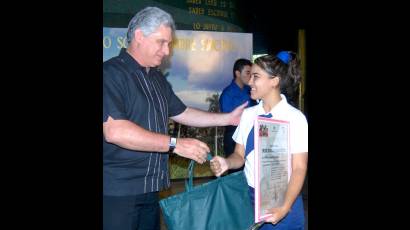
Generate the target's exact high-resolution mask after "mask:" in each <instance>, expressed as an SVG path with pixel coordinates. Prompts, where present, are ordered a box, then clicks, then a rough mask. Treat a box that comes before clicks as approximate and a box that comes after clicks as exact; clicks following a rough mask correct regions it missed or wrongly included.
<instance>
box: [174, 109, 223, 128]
mask: <svg viewBox="0 0 410 230" xmlns="http://www.w3.org/2000/svg"><path fill="white" fill-rule="evenodd" d="M171 119H172V120H174V121H176V122H178V123H181V124H183V125H187V126H194V127H210V126H226V125H230V124H229V115H228V113H211V112H206V111H202V110H198V109H194V108H187V109H186V110H185V111H184V112H183V113H181V114H179V115H177V116H174V117H171Z"/></svg>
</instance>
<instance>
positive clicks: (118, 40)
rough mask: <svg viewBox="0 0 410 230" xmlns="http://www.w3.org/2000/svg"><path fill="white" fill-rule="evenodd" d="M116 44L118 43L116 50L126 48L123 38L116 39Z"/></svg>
mask: <svg viewBox="0 0 410 230" xmlns="http://www.w3.org/2000/svg"><path fill="white" fill-rule="evenodd" d="M117 43H118V45H117V48H118V49H121V48H127V46H126V44H127V43H126V39H125V38H124V37H121V36H120V37H117Z"/></svg>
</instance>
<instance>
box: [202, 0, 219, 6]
mask: <svg viewBox="0 0 410 230" xmlns="http://www.w3.org/2000/svg"><path fill="white" fill-rule="evenodd" d="M205 5H207V6H217V5H218V3H217V1H216V0H205Z"/></svg>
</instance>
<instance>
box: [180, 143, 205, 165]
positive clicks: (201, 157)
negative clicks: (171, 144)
mask: <svg viewBox="0 0 410 230" xmlns="http://www.w3.org/2000/svg"><path fill="white" fill-rule="evenodd" d="M209 152H210V149H209V147H208V145H207V144H205V143H204V142H202V141H199V140H197V139H194V138H178V140H177V145H176V146H175V149H174V153H176V154H178V155H179V156H181V157H185V158H189V159H192V160H194V161H196V162H198V163H200V164H202V163H204V162H206V156H207V154H208V153H209Z"/></svg>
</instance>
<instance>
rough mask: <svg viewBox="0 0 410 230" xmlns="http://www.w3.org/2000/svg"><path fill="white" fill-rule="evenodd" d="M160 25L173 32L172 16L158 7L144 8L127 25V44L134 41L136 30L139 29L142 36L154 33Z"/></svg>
mask: <svg viewBox="0 0 410 230" xmlns="http://www.w3.org/2000/svg"><path fill="white" fill-rule="evenodd" d="M161 25H164V26H167V27H170V28H171V30H172V31H175V23H174V20H173V19H172V16H171V15H170V14H168V13H167V12H165V11H163V10H161V9H160V8H158V7H150V6H149V7H146V8H144V9H142V10H141V11H139V12H138V13H137V14H136V15H135V16H134V17H133V18H132V19H131V21H130V23H129V24H128V32H127V42H128V44H130V42H131V41H132V39H134V32H135V30H136V29H141V31H142V33H143V34H144V36H148V35H150V34H152V33H153V32H154V31H156V30H157V29H158V28H159V27H160V26H161Z"/></svg>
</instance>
